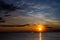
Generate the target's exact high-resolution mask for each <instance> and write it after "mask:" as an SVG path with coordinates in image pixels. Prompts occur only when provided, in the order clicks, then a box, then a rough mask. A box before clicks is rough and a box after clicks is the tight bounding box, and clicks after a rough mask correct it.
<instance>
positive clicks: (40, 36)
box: [39, 32, 42, 40]
mask: <svg viewBox="0 0 60 40" xmlns="http://www.w3.org/2000/svg"><path fill="white" fill-rule="evenodd" d="M39 40H42V33H41V32H40V34H39Z"/></svg>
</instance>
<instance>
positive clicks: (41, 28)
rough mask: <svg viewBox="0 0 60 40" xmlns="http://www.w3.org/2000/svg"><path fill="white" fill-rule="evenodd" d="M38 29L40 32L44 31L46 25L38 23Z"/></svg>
mask: <svg viewBox="0 0 60 40" xmlns="http://www.w3.org/2000/svg"><path fill="white" fill-rule="evenodd" d="M37 30H38V31H40V32H43V31H44V30H45V26H44V25H38V28H37Z"/></svg>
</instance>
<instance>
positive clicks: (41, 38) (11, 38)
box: [0, 32, 60, 40]
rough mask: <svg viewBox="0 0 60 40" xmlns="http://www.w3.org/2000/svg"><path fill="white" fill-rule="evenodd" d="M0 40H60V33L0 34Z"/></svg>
mask: <svg viewBox="0 0 60 40" xmlns="http://www.w3.org/2000/svg"><path fill="white" fill-rule="evenodd" d="M0 40H60V33H57V32H51V33H0Z"/></svg>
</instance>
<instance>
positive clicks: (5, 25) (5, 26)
mask: <svg viewBox="0 0 60 40" xmlns="http://www.w3.org/2000/svg"><path fill="white" fill-rule="evenodd" d="M25 26H29V24H24V25H0V27H25Z"/></svg>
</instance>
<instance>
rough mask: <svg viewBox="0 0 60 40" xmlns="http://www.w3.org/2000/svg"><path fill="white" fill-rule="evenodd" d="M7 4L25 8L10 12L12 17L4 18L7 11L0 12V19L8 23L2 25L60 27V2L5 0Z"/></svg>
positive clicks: (54, 0)
mask: <svg viewBox="0 0 60 40" xmlns="http://www.w3.org/2000/svg"><path fill="white" fill-rule="evenodd" d="M3 1H4V2H5V3H7V4H13V6H16V7H21V8H24V10H16V11H12V12H9V13H8V14H9V15H11V16H10V17H3V15H4V12H5V11H6V10H0V17H3V18H4V20H5V21H6V22H4V23H0V25H21V24H46V25H53V26H60V0H3Z"/></svg>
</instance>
